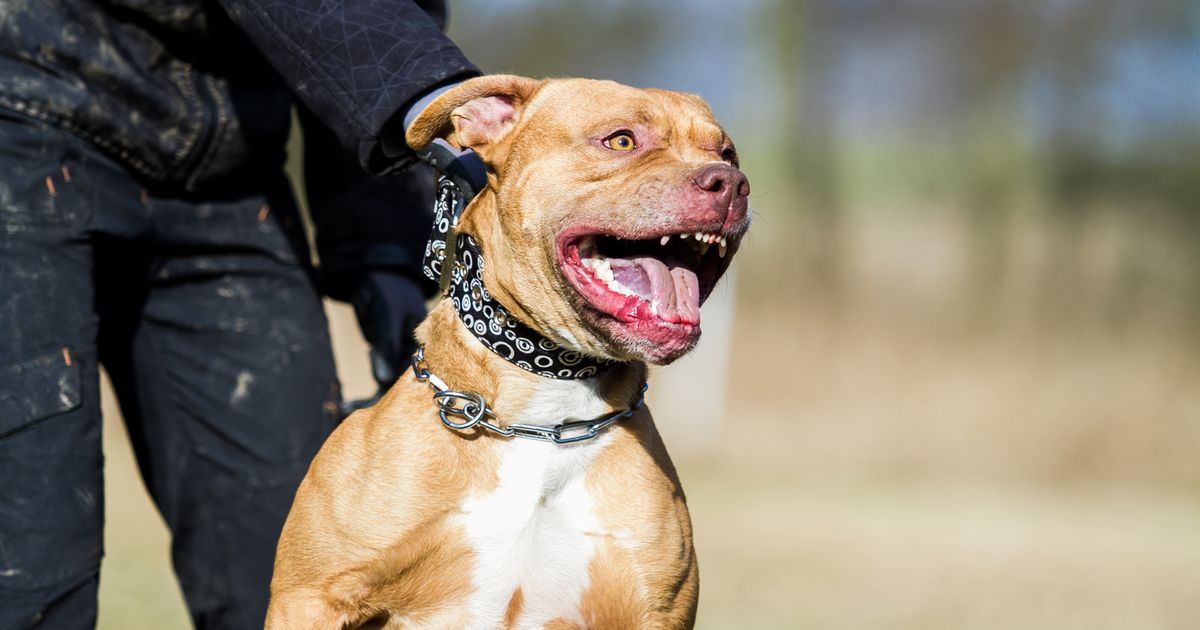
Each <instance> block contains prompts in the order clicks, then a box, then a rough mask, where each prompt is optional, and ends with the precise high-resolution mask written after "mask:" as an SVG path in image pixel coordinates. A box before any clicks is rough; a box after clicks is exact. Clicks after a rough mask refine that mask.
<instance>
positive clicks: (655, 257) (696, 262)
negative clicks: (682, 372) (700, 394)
mask: <svg viewBox="0 0 1200 630" xmlns="http://www.w3.org/2000/svg"><path fill="white" fill-rule="evenodd" d="M560 243H561V245H560V251H561V257H562V261H561V262H562V268H563V271H564V274H565V275H566V277H567V280H568V281H569V282H570V283H571V284H572V285H573V286H574V287H575V289H576V290H577V291H578V292H579V293H580V295H582V296H583V297H584V298H585V299H586V300H587V301H588V302H589V303H590V304H591V305H592V306H593V307H595V308H596V309H597V310H599V311H602V312H603V313H605V314H607V315H610V316H612V317H613V318H615V319H617V320H619V321H620V322H622V323H625V324H630V323H638V322H640V323H647V324H653V325H654V326H656V327H669V328H677V329H680V328H681V329H684V330H683V332H690V330H691V329H693V328H695V327H697V326H698V325H699V324H700V305H701V304H702V303H703V302H704V300H705V298H707V297H708V294H709V293H711V292H712V289H713V286H715V285H716V283H717V280H719V279H720V277H721V274H722V273H724V271H725V269H726V268H727V267H728V266H729V260H730V258H731V257H732V254H733V250H734V249H736V247H737V237H736V236H733V235H729V234H721V233H719V232H716V231H713V232H706V231H690V232H675V233H669V234H660V235H656V236H653V237H650V238H640V239H636V238H635V239H629V238H621V237H618V236H613V235H609V234H602V233H576V234H573V235H572V234H568V235H564V236H563V237H562V239H561V241H560Z"/></svg>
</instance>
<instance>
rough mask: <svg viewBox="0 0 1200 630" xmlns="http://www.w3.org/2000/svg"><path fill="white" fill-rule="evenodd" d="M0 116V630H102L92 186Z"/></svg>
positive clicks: (56, 142) (47, 136)
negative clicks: (98, 611)
mask: <svg viewBox="0 0 1200 630" xmlns="http://www.w3.org/2000/svg"><path fill="white" fill-rule="evenodd" d="M75 144H76V143H75V142H72V141H70V139H68V138H66V137H65V135H64V134H63V133H62V132H59V131H57V130H54V129H52V128H50V127H47V126H45V125H42V124H40V123H35V122H32V121H26V120H23V119H21V118H18V117H15V116H11V115H4V114H0V629H4V630H7V629H10V628H30V627H44V628H56V629H57V628H93V627H94V626H95V620H96V589H97V585H98V581H99V570H100V557H101V555H102V550H103V538H102V527H103V518H104V497H103V491H104V487H103V478H102V472H101V466H102V462H103V457H102V455H101V450H100V426H101V425H100V395H99V376H98V370H97V358H96V347H95V338H96V326H97V323H96V317H95V314H94V309H93V304H92V296H93V285H92V257H91V251H92V250H91V245H90V243H89V239H88V223H89V220H90V217H91V214H92V209H93V208H94V207H95V204H96V203H97V194H96V189H95V185H94V184H95V182H94V181H93V179H94V177H93V176H94V174H93V173H91V172H90V171H91V169H90V165H89V164H88V160H87V159H86V158H83V157H81V156H80V155H79V154H78V153H77V152H76V151H74V150H73V149H72V147H73V146H74V145H75Z"/></svg>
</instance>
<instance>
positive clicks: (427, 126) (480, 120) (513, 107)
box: [406, 74, 541, 164]
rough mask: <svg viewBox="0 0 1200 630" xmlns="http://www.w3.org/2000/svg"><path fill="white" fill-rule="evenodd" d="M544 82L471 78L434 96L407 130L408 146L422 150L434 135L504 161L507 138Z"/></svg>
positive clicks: (491, 76) (489, 160)
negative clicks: (436, 96)
mask: <svg viewBox="0 0 1200 630" xmlns="http://www.w3.org/2000/svg"><path fill="white" fill-rule="evenodd" d="M540 85H541V81H536V80H534V79H528V78H525V77H518V76H513V75H508V74H489V75H485V76H482V77H476V78H474V79H469V80H467V81H464V82H462V83H460V84H459V85H457V86H455V87H454V88H453V89H451V90H449V91H447V92H446V93H445V94H443V95H441V96H439V97H438V98H436V99H434V101H433V102H432V103H430V104H429V106H428V107H426V108H425V110H424V111H423V112H421V114H420V115H418V116H417V119H416V120H414V121H413V123H412V126H411V127H409V129H408V134H407V137H406V139H407V140H408V145H409V146H411V147H413V148H414V149H420V148H421V147H424V146H425V145H427V144H429V143H430V142H433V140H434V139H435V138H445V139H446V140H447V141H448V142H450V143H451V144H454V145H456V146H458V147H459V148H468V147H469V148H471V149H474V150H475V152H476V153H478V154H479V156H480V157H481V158H483V161H484V162H486V163H490V164H495V163H498V162H500V161H502V160H503V153H504V151H503V150H502V147H503V146H504V145H505V140H506V138H507V137H508V135H509V132H511V131H512V129H513V127H515V126H516V124H517V121H519V120H520V118H521V112H522V111H523V110H524V109H525V105H526V104H527V103H528V102H529V99H530V98H531V97H532V96H533V93H534V92H535V91H537V88H538V86H540Z"/></svg>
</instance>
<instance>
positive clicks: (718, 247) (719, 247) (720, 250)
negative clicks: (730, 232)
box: [717, 239, 725, 258]
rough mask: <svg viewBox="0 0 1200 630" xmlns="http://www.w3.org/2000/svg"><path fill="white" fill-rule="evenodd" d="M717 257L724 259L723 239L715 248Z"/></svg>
mask: <svg viewBox="0 0 1200 630" xmlns="http://www.w3.org/2000/svg"><path fill="white" fill-rule="evenodd" d="M717 255H718V256H720V257H721V258H724V257H725V239H721V244H720V245H718V246H717Z"/></svg>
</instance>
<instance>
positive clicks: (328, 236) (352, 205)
mask: <svg viewBox="0 0 1200 630" xmlns="http://www.w3.org/2000/svg"><path fill="white" fill-rule="evenodd" d="M300 123H301V126H302V127H303V129H304V182H305V193H306V196H307V198H308V208H309V213H310V215H311V216H312V220H313V227H314V229H315V231H316V242H317V256H318V257H319V258H320V285H321V291H322V292H323V293H324V294H326V295H328V296H330V297H332V298H334V299H339V300H348V299H349V295H350V292H351V291H352V290H353V288H354V287H355V286H356V283H357V281H358V280H359V279H360V278H361V277H362V274H363V273H364V272H365V271H368V270H380V269H387V270H390V271H394V272H397V273H401V274H403V275H405V276H408V277H410V278H412V279H413V280H414V281H415V282H416V283H417V284H418V285H420V286H421V287H422V289H424V291H425V293H426V295H427V296H428V295H432V294H433V293H434V292H436V290H437V287H436V286H434V284H433V283H432V282H430V281H429V280H427V279H426V278H425V276H424V274H422V273H421V258H422V256H423V255H424V253H425V241H426V240H427V239H428V238H429V231H430V228H431V227H432V225H433V187H434V181H433V171H432V169H430V168H429V167H428V166H427V165H425V164H424V163H422V162H417V163H414V164H412V165H410V166H409V167H408V168H406V169H403V170H399V171H398V172H396V173H393V174H390V175H387V176H384V177H377V176H375V175H372V174H370V173H367V172H366V171H364V170H363V169H361V168H359V166H358V164H357V163H355V161H354V160H353V159H352V158H351V156H350V155H349V154H348V152H347V151H346V150H345V149H344V148H342V146H341V145H340V143H339V142H338V139H337V136H335V135H334V134H333V132H331V131H330V130H329V129H328V128H327V127H326V126H325V125H324V124H322V123H321V121H319V120H317V118H316V117H315V116H314V115H313V114H312V113H311V112H308V111H307V110H305V109H304V108H301V110H300Z"/></svg>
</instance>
